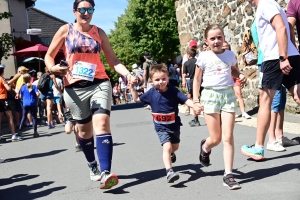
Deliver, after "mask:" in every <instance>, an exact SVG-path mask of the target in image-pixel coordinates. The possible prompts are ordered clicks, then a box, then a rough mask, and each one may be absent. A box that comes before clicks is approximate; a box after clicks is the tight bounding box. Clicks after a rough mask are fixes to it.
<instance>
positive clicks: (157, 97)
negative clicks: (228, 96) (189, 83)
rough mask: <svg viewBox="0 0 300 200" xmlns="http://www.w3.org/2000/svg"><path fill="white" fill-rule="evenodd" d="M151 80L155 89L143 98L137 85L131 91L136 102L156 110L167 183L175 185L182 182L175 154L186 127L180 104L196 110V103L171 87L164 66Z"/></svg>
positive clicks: (156, 67) (153, 70)
mask: <svg viewBox="0 0 300 200" xmlns="http://www.w3.org/2000/svg"><path fill="white" fill-rule="evenodd" d="M150 79H151V81H152V83H153V85H154V87H153V88H151V89H149V90H148V91H147V92H146V93H145V94H142V95H141V96H140V97H139V96H138V94H137V92H136V90H135V89H134V85H130V89H131V92H132V97H133V99H134V101H135V102H144V103H146V104H149V105H150V106H151V108H152V116H153V122H154V127H155V130H156V133H157V135H158V137H159V140H160V143H161V145H162V146H163V162H164V165H165V168H166V172H167V181H168V183H173V182H174V181H176V180H178V179H179V174H178V173H176V172H174V171H173V169H172V163H174V162H175V161H176V155H175V153H174V152H175V151H176V150H177V149H178V147H179V142H180V126H181V125H182V124H181V120H180V117H179V116H178V104H179V103H180V104H183V103H185V104H186V105H188V106H190V107H193V101H191V100H189V99H188V98H187V97H186V96H185V95H184V94H183V93H181V92H180V91H179V90H178V89H177V88H175V87H173V86H170V85H168V82H169V72H168V68H167V67H166V66H165V65H164V64H158V65H153V66H152V67H151V69H150ZM199 110H200V106H198V108H197V111H199Z"/></svg>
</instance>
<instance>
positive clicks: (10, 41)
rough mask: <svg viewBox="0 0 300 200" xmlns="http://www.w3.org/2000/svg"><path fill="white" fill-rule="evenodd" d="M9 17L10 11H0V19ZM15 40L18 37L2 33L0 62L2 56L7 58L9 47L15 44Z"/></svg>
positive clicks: (16, 40) (0, 37)
mask: <svg viewBox="0 0 300 200" xmlns="http://www.w3.org/2000/svg"><path fill="white" fill-rule="evenodd" d="M10 17H12V14H11V13H10V12H4V13H0V20H2V19H9V18H10ZM17 42H18V39H14V38H13V36H12V34H9V33H2V35H1V36H0V63H1V60H2V58H3V57H4V58H5V59H7V58H8V56H9V55H10V54H9V52H10V51H11V48H12V47H13V46H15V45H16V43H17Z"/></svg>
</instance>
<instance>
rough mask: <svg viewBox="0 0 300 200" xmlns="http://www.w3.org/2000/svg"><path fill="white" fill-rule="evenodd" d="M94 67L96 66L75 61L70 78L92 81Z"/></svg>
mask: <svg viewBox="0 0 300 200" xmlns="http://www.w3.org/2000/svg"><path fill="white" fill-rule="evenodd" d="M96 67H97V65H95V64H92V63H88V62H82V61H75V62H74V65H73V70H72V76H73V77H74V78H79V79H81V80H87V81H94V77H95V72H96Z"/></svg>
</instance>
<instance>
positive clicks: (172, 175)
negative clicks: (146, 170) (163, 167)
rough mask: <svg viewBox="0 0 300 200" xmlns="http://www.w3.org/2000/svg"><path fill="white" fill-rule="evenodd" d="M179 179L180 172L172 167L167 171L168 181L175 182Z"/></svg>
mask: <svg viewBox="0 0 300 200" xmlns="http://www.w3.org/2000/svg"><path fill="white" fill-rule="evenodd" d="M178 179H179V174H178V173H177V172H174V171H173V170H172V169H171V170H170V171H169V172H168V173H167V181H168V183H174V181H177V180H178Z"/></svg>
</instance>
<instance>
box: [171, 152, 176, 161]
mask: <svg viewBox="0 0 300 200" xmlns="http://www.w3.org/2000/svg"><path fill="white" fill-rule="evenodd" d="M171 161H172V163H175V162H176V154H175V153H171Z"/></svg>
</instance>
